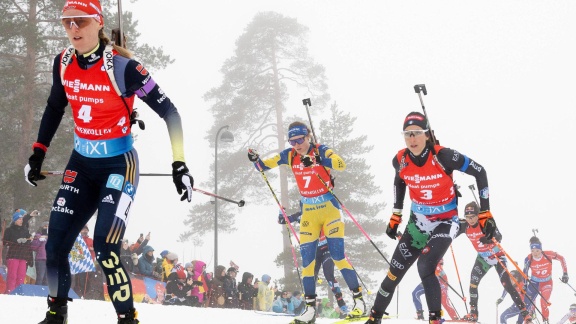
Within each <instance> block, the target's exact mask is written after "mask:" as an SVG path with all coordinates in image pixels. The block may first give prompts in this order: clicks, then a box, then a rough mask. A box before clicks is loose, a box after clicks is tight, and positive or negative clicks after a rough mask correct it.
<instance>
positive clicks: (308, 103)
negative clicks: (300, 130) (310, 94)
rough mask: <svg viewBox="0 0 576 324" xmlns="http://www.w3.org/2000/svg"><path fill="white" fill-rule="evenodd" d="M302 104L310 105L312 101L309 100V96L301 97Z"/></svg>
mask: <svg viewBox="0 0 576 324" xmlns="http://www.w3.org/2000/svg"><path fill="white" fill-rule="evenodd" d="M302 104H303V105H304V106H308V107H312V101H310V98H306V99H302Z"/></svg>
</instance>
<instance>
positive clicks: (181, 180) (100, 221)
mask: <svg viewBox="0 0 576 324" xmlns="http://www.w3.org/2000/svg"><path fill="white" fill-rule="evenodd" d="M60 18H61V22H62V25H63V27H64V30H65V31H66V34H67V36H68V40H69V41H70V43H71V46H70V47H68V48H67V49H66V50H64V51H63V52H62V53H60V54H58V55H57V56H56V57H55V59H54V65H53V71H52V88H51V90H50V95H49V97H48V102H47V105H46V108H45V110H44V114H43V116H42V119H41V122H40V129H39V131H38V137H37V141H36V142H35V143H34V144H33V145H32V148H33V154H32V156H30V158H29V160H28V164H27V165H26V167H25V168H24V174H25V179H26V181H27V182H28V183H29V184H30V185H32V186H37V184H36V182H37V181H39V180H43V179H45V175H43V174H42V173H41V171H42V163H43V161H44V158H45V156H46V153H47V151H48V148H49V147H50V143H51V141H52V138H53V137H54V134H55V133H56V130H57V129H58V126H59V125H60V123H61V121H62V118H63V115H64V112H65V108H66V106H67V105H68V104H69V105H70V107H71V110H72V116H73V118H74V124H75V127H74V150H73V151H72V153H71V156H70V159H69V161H68V164H67V166H66V168H65V171H64V176H63V179H62V184H61V185H60V190H59V191H58V194H57V196H56V198H55V201H54V205H53V206H52V212H51V214H50V222H49V229H48V231H49V233H50V236H49V237H48V241H47V242H46V256H47V259H46V267H47V280H48V307H49V310H48V311H47V312H46V317H45V319H44V320H43V321H42V322H40V324H66V323H67V318H68V301H69V300H70V299H69V298H68V292H69V290H70V285H71V275H70V265H69V263H68V253H69V252H70V249H71V248H72V246H73V244H74V241H75V239H76V237H77V236H78V233H79V232H80V230H81V229H82V227H84V225H85V224H86V223H87V222H88V220H89V219H90V218H91V217H92V215H94V213H96V211H98V215H97V216H96V224H95V228H94V250H95V251H96V255H97V256H96V260H97V261H98V263H99V264H100V266H101V268H102V271H103V273H104V278H106V284H107V290H108V294H109V295H110V299H111V301H112V304H113V306H114V309H115V311H116V314H117V318H118V324H137V323H139V320H138V319H137V312H136V310H135V308H134V298H133V297H134V296H133V291H132V285H131V282H130V277H129V276H128V274H127V273H126V269H124V267H123V265H122V262H120V242H121V241H122V238H123V236H124V233H125V231H126V226H127V223H128V218H129V212H130V209H131V208H130V207H131V205H132V203H133V201H134V197H135V194H136V191H137V187H138V178H139V170H138V165H139V161H138V154H137V153H136V150H135V149H134V147H133V143H134V139H133V138H132V134H131V127H132V124H135V123H139V125H140V126H141V128H143V124H142V122H141V121H138V120H137V119H136V114H135V112H134V108H133V105H134V99H135V96H138V97H139V98H140V99H141V100H142V101H143V102H145V103H146V104H147V105H148V106H149V107H150V108H152V109H153V110H154V111H155V112H156V113H157V114H158V115H159V116H160V117H161V118H163V119H164V121H165V122H166V126H167V128H168V133H169V137H170V142H171V144H172V158H173V161H174V162H173V163H172V177H173V181H174V184H175V185H176V189H177V192H178V193H179V194H183V195H182V198H181V200H187V201H188V202H190V201H191V199H192V189H193V186H194V179H193V178H192V176H191V175H190V173H189V171H188V168H187V166H186V163H185V159H184V148H183V131H182V122H181V118H180V114H179V113H178V110H177V109H176V107H175V106H174V104H173V103H172V102H171V101H170V99H169V98H168V97H167V96H166V94H165V93H164V91H163V90H162V89H160V87H159V85H158V84H157V83H156V82H155V81H154V79H153V78H152V77H151V76H150V75H149V73H148V71H147V70H146V69H145V68H144V67H143V66H142V65H141V64H140V63H139V62H137V61H135V60H133V59H131V53H130V52H129V51H128V50H126V49H124V48H122V47H120V46H118V45H110V40H109V38H108V36H107V35H106V34H105V33H104V29H103V28H104V18H103V15H102V7H101V5H100V2H99V1H98V0H68V1H66V3H65V4H64V7H63V9H62V16H61V17H60Z"/></svg>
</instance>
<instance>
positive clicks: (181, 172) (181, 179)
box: [172, 161, 194, 202]
mask: <svg viewBox="0 0 576 324" xmlns="http://www.w3.org/2000/svg"><path fill="white" fill-rule="evenodd" d="M172 181H174V185H176V190H177V191H178V194H179V195H182V198H180V201H184V199H187V200H188V202H191V201H192V188H194V178H192V175H190V173H189V170H188V167H187V166H186V163H184V162H182V161H176V162H174V163H172ZM182 192H184V194H182Z"/></svg>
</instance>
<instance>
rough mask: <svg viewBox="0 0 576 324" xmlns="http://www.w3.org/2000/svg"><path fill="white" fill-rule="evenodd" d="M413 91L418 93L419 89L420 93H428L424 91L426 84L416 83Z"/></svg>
mask: <svg viewBox="0 0 576 324" xmlns="http://www.w3.org/2000/svg"><path fill="white" fill-rule="evenodd" d="M414 91H416V93H420V91H422V93H423V94H424V95H427V94H428V91H426V85H425V84H417V85H415V86H414Z"/></svg>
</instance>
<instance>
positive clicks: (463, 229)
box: [456, 219, 468, 237]
mask: <svg viewBox="0 0 576 324" xmlns="http://www.w3.org/2000/svg"><path fill="white" fill-rule="evenodd" d="M459 222H460V228H459V229H458V233H456V237H458V236H460V235H462V234H464V233H466V229H467V228H468V222H466V220H464V219H460V220H459Z"/></svg>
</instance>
